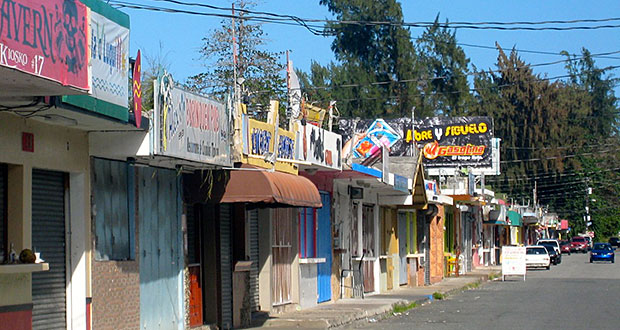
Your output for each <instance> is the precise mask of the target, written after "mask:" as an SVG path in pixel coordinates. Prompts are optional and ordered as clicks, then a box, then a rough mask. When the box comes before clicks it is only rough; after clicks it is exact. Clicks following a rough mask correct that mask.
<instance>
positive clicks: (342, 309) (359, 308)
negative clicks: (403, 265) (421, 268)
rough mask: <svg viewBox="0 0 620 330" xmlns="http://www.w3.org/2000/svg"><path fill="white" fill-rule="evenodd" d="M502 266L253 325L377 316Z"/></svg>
mask: <svg viewBox="0 0 620 330" xmlns="http://www.w3.org/2000/svg"><path fill="white" fill-rule="evenodd" d="M500 273H501V266H490V267H481V268H477V269H475V270H473V271H472V272H470V273H467V274H465V275H462V276H460V277H447V278H445V279H443V280H442V281H441V282H439V283H436V284H433V285H429V286H425V287H415V288H397V289H394V290H393V291H391V292H389V293H382V294H375V295H371V296H366V297H365V298H364V299H340V300H338V301H336V302H331V303H323V304H320V305H318V306H316V307H312V308H307V309H303V310H300V311H294V312H287V313H283V314H278V315H271V316H270V317H269V318H267V319H262V320H256V322H254V324H253V327H255V328H280V329H285V328H286V329H294V328H304V329H329V328H334V327H338V326H342V325H345V324H349V323H353V322H356V321H361V320H365V319H368V320H378V319H381V318H383V317H385V316H387V315H389V314H391V312H392V311H393V309H394V306H396V305H409V304H411V303H416V304H417V305H420V304H424V303H427V302H430V301H432V300H433V293H435V292H439V293H442V294H445V295H450V294H453V293H456V292H458V291H462V290H464V289H467V287H468V286H469V285H472V284H475V283H481V282H486V281H487V280H488V279H489V275H491V274H500Z"/></svg>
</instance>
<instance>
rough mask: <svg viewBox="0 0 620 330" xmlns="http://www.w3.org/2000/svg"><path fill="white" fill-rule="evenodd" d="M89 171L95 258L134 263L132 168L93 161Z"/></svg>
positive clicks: (117, 163) (96, 159)
mask: <svg viewBox="0 0 620 330" xmlns="http://www.w3.org/2000/svg"><path fill="white" fill-rule="evenodd" d="M92 164H93V170H92V174H91V175H92V182H93V185H92V193H93V204H94V205H93V217H94V220H95V258H96V259H97V260H130V259H134V251H133V247H134V245H133V242H134V228H135V225H134V212H135V210H134V205H135V188H134V172H133V167H132V166H130V165H129V164H128V163H126V162H119V161H113V160H105V159H99V158H94V159H93V163H92Z"/></svg>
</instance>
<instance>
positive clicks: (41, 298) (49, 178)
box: [32, 170, 67, 329]
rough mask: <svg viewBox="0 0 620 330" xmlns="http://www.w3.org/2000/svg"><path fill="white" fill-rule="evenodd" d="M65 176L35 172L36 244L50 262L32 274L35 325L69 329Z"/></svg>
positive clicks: (58, 173) (34, 237) (37, 248)
mask: <svg viewBox="0 0 620 330" xmlns="http://www.w3.org/2000/svg"><path fill="white" fill-rule="evenodd" d="M65 235H66V230H65V176H64V174H63V173H60V172H51V171H42V170H33V171H32V246H33V248H34V249H36V251H37V252H40V253H41V258H42V259H44V260H45V262H47V263H49V265H50V269H49V271H47V272H39V273H33V274H32V302H33V310H32V328H33V329H66V328H67V322H66V310H67V309H66V306H67V297H66V285H67V281H66V253H65V237H66V236H65Z"/></svg>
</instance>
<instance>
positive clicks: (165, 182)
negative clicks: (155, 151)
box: [138, 167, 185, 330]
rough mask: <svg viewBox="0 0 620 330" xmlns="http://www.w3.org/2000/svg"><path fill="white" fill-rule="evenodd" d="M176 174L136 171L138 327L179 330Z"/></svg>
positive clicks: (180, 269)
mask: <svg viewBox="0 0 620 330" xmlns="http://www.w3.org/2000/svg"><path fill="white" fill-rule="evenodd" d="M179 178H180V177H178V176H177V174H176V172H175V171H172V170H165V169H157V168H152V167H149V168H138V183H139V185H140V186H139V196H140V198H139V210H138V212H139V216H140V218H139V219H140V221H139V223H140V224H139V236H140V237H139V244H140V327H141V328H142V329H149V330H150V329H182V328H183V327H184V323H185V312H184V310H183V286H182V283H183V282H182V279H183V277H182V275H183V249H182V247H183V243H182V242H183V237H182V231H181V213H182V210H181V209H182V205H181V196H180V192H179V185H180V182H179Z"/></svg>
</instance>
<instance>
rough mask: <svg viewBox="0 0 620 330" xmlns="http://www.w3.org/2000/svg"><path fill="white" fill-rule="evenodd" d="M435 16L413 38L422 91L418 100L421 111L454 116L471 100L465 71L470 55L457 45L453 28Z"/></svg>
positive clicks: (460, 112) (463, 109)
mask: <svg viewBox="0 0 620 330" xmlns="http://www.w3.org/2000/svg"><path fill="white" fill-rule="evenodd" d="M447 23H448V22H447V21H446V24H445V25H443V26H442V25H441V24H440V23H439V16H437V17H436V18H435V23H434V24H433V26H431V27H428V28H427V29H426V30H425V31H424V33H422V35H421V36H420V37H419V38H418V39H417V41H416V50H417V53H418V57H419V64H418V68H419V74H420V76H419V77H420V81H419V83H418V88H419V89H420V90H421V91H422V96H421V100H420V102H419V103H418V104H419V107H420V109H421V110H422V112H424V113H435V114H438V115H443V116H454V115H459V114H463V113H465V112H466V108H467V107H468V106H469V105H470V104H471V100H472V99H471V93H470V92H469V83H468V82H467V75H468V72H469V69H468V65H469V59H468V58H467V56H466V55H465V51H464V50H463V48H461V47H460V46H458V44H457V40H456V30H452V31H451V30H450V29H448V27H447Z"/></svg>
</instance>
